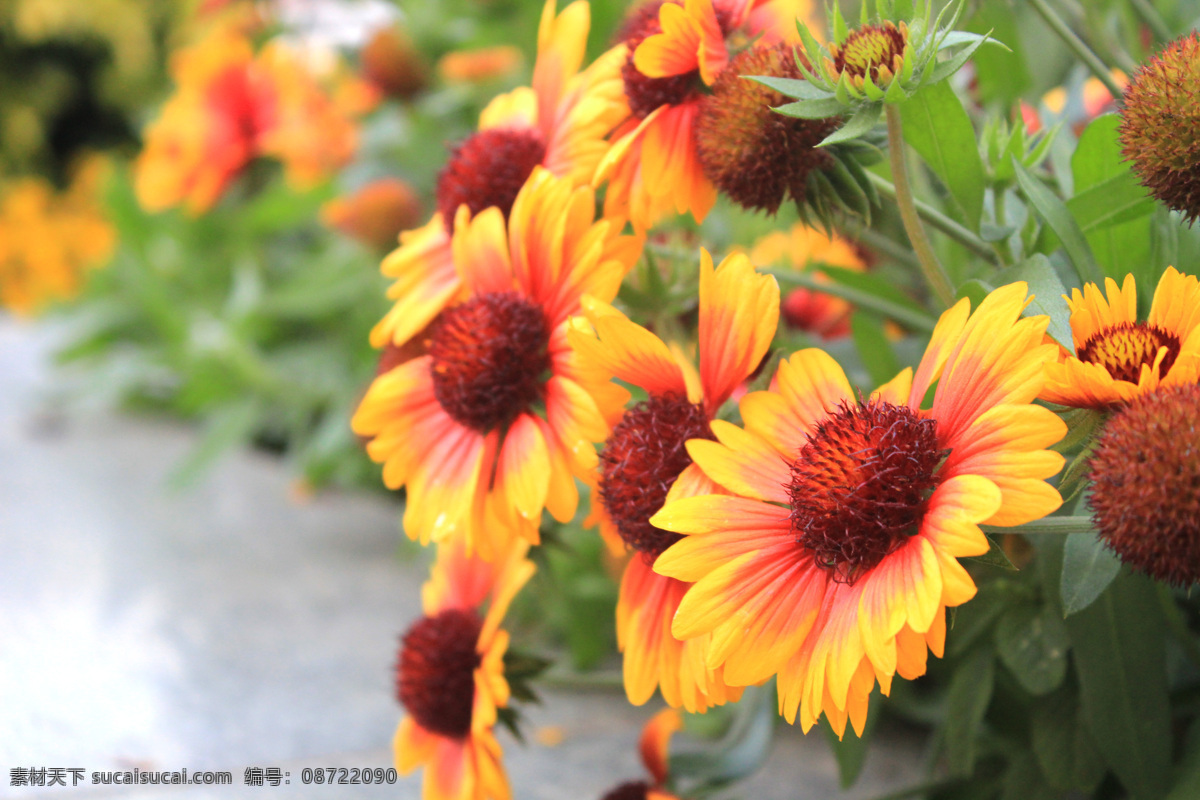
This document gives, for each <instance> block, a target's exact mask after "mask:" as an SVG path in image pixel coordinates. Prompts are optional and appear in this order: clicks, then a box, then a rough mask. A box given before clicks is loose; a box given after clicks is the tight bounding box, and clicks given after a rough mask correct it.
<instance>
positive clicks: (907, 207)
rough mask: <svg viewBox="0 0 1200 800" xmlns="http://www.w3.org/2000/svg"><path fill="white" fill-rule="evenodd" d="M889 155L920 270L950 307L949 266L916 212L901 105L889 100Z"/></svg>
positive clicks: (904, 217) (900, 202) (906, 227)
mask: <svg viewBox="0 0 1200 800" xmlns="http://www.w3.org/2000/svg"><path fill="white" fill-rule="evenodd" d="M886 109H887V129H888V159H889V161H890V162H891V165H892V180H893V181H895V183H896V205H897V206H898V207H899V209H900V219H901V220H903V222H904V230H905V231H906V232H907V233H908V240H909V242H911V243H912V247H913V252H915V253H916V254H917V260H918V261H919V262H920V263H921V272H922V273H924V275H925V280H926V281H927V282H928V283H929V287H930V288H931V289H933V293H934V294H935V295H937V298H938V300H940V301H941V303H942V305H943V306H945V307H946V308H949V307H950V306H952V305H953V304H954V289H953V288H951V286H950V279H949V278H948V277H947V276H946V270H945V268H944V267H943V266H942V264H941V262H940V261H938V258H937V254H935V253H934V252H933V245H931V244H930V243H929V237H928V236H926V235H925V228H924V227H923V226H922V225H921V219H920V217H918V216H917V207H916V204H915V203H914V202H913V195H912V187H911V186H909V183H908V165H907V164H906V163H905V160H904V129H903V128H902V127H901V125H900V109H899V108H898V107H897V106H896V105H895V104H894V103H888V104H887V106H886Z"/></svg>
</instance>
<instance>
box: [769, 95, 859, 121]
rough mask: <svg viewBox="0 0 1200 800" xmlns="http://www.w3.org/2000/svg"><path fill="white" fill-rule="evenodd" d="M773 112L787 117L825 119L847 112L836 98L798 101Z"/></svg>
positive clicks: (779, 107) (777, 107)
mask: <svg viewBox="0 0 1200 800" xmlns="http://www.w3.org/2000/svg"><path fill="white" fill-rule="evenodd" d="M772 110H773V111H774V112H775V113H777V114H783V115H784V116H785V117H796V118H797V119H825V118H826V117H836V116H838V115H839V114H841V113H842V112H843V111H845V107H844V106H843V105H842V104H841V103H840V102H838V101H837V99H836V98H833V97H830V98H829V99H827V100H797V101H796V102H794V103H787V104H785V105H782V106H776V107H775V108H773V109H772Z"/></svg>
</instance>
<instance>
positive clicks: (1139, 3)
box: [1129, 0, 1175, 42]
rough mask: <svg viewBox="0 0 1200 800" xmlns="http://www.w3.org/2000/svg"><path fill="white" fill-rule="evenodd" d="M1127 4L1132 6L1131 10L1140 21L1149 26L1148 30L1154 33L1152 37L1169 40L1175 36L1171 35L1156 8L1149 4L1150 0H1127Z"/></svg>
mask: <svg viewBox="0 0 1200 800" xmlns="http://www.w3.org/2000/svg"><path fill="white" fill-rule="evenodd" d="M1129 4H1130V5H1131V6H1133V10H1134V11H1135V12H1136V13H1137V15H1138V16H1139V17H1141V18H1142V22H1144V23H1146V25H1147V26H1148V27H1149V28H1150V32H1151V33H1153V34H1154V38H1155V39H1157V40H1158V41H1160V42H1169V41H1171V39H1173V38H1175V37H1174V36H1172V35H1171V29H1170V28H1168V27H1167V23H1166V20H1164V19H1163V18H1162V15H1161V14H1159V13H1158V9H1157V8H1155V7H1154V6H1153V5H1151V3H1150V0H1129Z"/></svg>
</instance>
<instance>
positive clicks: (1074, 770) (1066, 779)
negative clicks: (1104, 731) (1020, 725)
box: [1029, 684, 1105, 794]
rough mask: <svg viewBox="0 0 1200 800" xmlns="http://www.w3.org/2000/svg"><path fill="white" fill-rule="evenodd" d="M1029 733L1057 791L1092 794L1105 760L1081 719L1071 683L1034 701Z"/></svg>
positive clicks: (1044, 771)
mask: <svg viewBox="0 0 1200 800" xmlns="http://www.w3.org/2000/svg"><path fill="white" fill-rule="evenodd" d="M1029 735H1030V736H1029V738H1030V743H1031V744H1032V745H1033V752H1034V754H1035V755H1036V756H1037V760H1038V764H1039V765H1040V766H1041V768H1042V772H1043V773H1045V775H1046V777H1047V778H1048V779H1049V780H1050V783H1051V785H1053V786H1054V788H1055V789H1058V790H1059V791H1060V792H1067V791H1072V790H1074V791H1077V792H1085V793H1088V794H1091V792H1092V791H1094V790H1095V788H1096V785H1097V784H1099V783H1100V781H1101V779H1102V778H1103V777H1104V773H1105V768H1104V759H1103V758H1101V757H1100V753H1098V752H1097V751H1096V744H1095V742H1093V741H1092V736H1091V734H1090V733H1088V730H1087V726H1086V725H1085V724H1084V722H1083V717H1082V715H1081V712H1080V709H1079V695H1078V689H1077V688H1076V687H1075V686H1074V685H1073V684H1068V685H1066V686H1063V688H1061V689H1059V690H1058V691H1057V692H1055V693H1054V694H1052V695H1050V696H1048V697H1045V698H1043V699H1042V700H1039V701H1038V702H1037V703H1035V704H1033V706H1032V707H1031V709H1030V712H1029Z"/></svg>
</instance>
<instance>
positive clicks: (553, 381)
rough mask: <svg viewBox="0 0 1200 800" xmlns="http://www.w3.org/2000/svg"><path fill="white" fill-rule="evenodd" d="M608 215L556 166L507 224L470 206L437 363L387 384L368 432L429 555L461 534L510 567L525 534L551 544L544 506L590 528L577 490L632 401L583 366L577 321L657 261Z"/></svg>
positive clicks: (416, 365) (403, 368)
mask: <svg viewBox="0 0 1200 800" xmlns="http://www.w3.org/2000/svg"><path fill="white" fill-rule="evenodd" d="M594 214H595V199H594V196H593V194H592V190H591V189H590V188H588V187H586V186H584V187H574V186H572V183H571V181H570V180H569V179H567V178H556V177H555V176H553V175H551V174H550V173H549V172H547V171H546V170H544V169H541V168H540V167H539V168H537V169H535V170H534V173H533V175H532V176H530V178H529V181H528V182H527V183H526V184H525V187H524V188H523V189H522V190H521V193H520V194H518V195H517V199H516V202H514V203H513V207H512V212H511V214H510V215H509V219H508V220H507V222H506V221H505V219H504V215H503V214H501V213H500V209H498V208H495V207H492V208H488V209H485V210H483V211H482V212H480V213H479V214H478V215H476V216H474V217H472V215H471V212H470V210H469V209H467V208H466V207H465V206H463V207H461V208H459V210H458V215H457V217H456V219H455V225H454V239H453V242H452V248H453V254H454V258H453V260H452V264H453V266H454V268H455V276H454V283H453V291H452V292H450V293H449V294H448V296H447V298H446V301H445V302H444V303H440V304H439V305H438V307H436V308H434V309H433V311H432V313H430V312H429V311H428V310H424V311H423V315H422V316H423V317H424V318H427V319H428V318H433V317H436V320H435V321H434V324H433V325H432V326H431V328H430V333H429V338H428V341H427V343H426V348H425V349H426V354H425V355H423V356H420V357H418V358H414V359H412V360H411V361H407V362H405V363H403V364H401V365H399V366H397V367H395V368H394V369H392V370H390V371H389V372H387V373H384V374H383V375H380V376H379V377H378V378H376V379H375V381H374V382H373V383H372V384H371V387H370V389H368V390H367V394H366V396H365V397H364V398H363V401H362V404H361V405H360V406H359V408H358V411H357V412H356V413H355V415H354V419H353V421H352V425H353V428H354V431H355V432H356V433H358V434H359V435H362V436H370V437H373V438H372V441H371V443H370V444H369V445H368V446H367V452H368V454H369V455H370V456H371V458H373V459H374V460H376V461H378V462H382V463H383V465H384V466H383V481H384V483H385V484H387V486H388V487H389V488H392V489H397V488H399V487H401V486H404V485H407V486H408V504H407V506H406V508H405V512H404V527H405V530H406V531H407V532H408V535H409V536H410V537H411V538H413V539H418V540H420V541H421V543H422V544H425V543H428V542H429V541H430V540H435V541H441V540H443V539H444V538H445V537H447V536H450V535H452V534H454V535H459V534H461V535H465V536H466V538H467V543H468V544H467V546H468V550H473V549H475V548H478V549H479V550H480V552H482V553H483V555H484V557H486V558H494V557H495V554H497V553H499V552H500V551H501V550H502V547H503V545H504V542H503V541H502V537H504V536H507V535H509V532H510V531H512V530H514V529H515V530H517V532H518V533H520V534H521V535H524V536H526V537H527V538H530V539H531V540H536V538H537V526H538V523H539V522H540V520H541V514H542V509H543V507H545V508H549V510H550V513H551V514H552V515H554V517H555V519H558V520H560V521H563V522H566V521H567V520H569V519H571V517H572V516H573V515H574V513H575V506H576V503H577V501H578V492H577V490H576V488H575V484H574V481H573V479H572V477H571V476H572V474H573V473H574V474H578V475H583V474H586V473H587V472H588V471H590V470H591V469H593V468H594V467H595V465H596V454H595V450H594V449H593V447H592V443H593V442H599V441H603V440H604V437H605V436H607V435H608V430H609V428H608V423H607V419H609V418H611V417H612V416H614V415H615V413H616V412H617V411H619V409H620V407H621V406H622V405H623V404H624V401H625V395H624V394H623V393H619V392H618V393H617V394H615V395H614V393H613V391H612V390H613V389H615V388H616V387H613V386H612V385H611V384H608V383H607V382H606V379H605V376H603V375H598V374H596V373H595V372H594V371H591V370H588V369H587V368H584V367H583V366H581V365H580V364H579V363H578V359H577V358H576V356H575V354H574V352H573V351H572V350H571V348H570V347H569V346H568V344H567V335H566V332H567V328H568V319H569V318H570V317H571V316H572V315H574V314H578V313H579V312H580V301H581V298H582V297H583V295H584V294H590V295H592V296H594V297H597V298H600V299H601V300H611V299H612V298H613V297H614V296H616V293H617V289H618V288H619V287H620V285H621V280H622V278H623V277H624V276H625V273H626V272H627V271H628V270H629V268H630V267H631V266H632V265H633V263H634V262H635V261H636V260H637V257H638V255H639V254H640V252H641V242H640V240H638V239H636V238H634V237H630V236H619V235H617V234H616V232H615V231H614V226H613V225H612V223H611V222H609V221H607V220H600V221H597V222H594V221H593V216H594ZM404 341H407V339H405V340H404ZM395 344H397V345H399V344H402V342H400V341H397V342H395ZM489 522H490V523H492V524H489ZM497 523H501V524H497Z"/></svg>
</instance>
